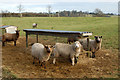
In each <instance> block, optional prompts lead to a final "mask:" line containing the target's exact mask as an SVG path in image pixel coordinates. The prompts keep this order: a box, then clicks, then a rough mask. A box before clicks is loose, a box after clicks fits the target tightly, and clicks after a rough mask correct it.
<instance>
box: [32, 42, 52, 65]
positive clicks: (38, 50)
mask: <svg viewBox="0 0 120 80" xmlns="http://www.w3.org/2000/svg"><path fill="white" fill-rule="evenodd" d="M51 52H52V46H51V45H43V44H41V43H34V44H33V45H32V52H31V55H32V56H33V57H34V60H33V64H34V61H35V59H36V58H37V59H39V63H40V62H41V64H42V63H43V62H45V61H48V60H49V58H50V55H51Z"/></svg>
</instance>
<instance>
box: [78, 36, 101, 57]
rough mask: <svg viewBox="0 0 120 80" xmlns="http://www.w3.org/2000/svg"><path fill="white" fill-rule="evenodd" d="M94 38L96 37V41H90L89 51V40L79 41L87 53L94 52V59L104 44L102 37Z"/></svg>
mask: <svg viewBox="0 0 120 80" xmlns="http://www.w3.org/2000/svg"><path fill="white" fill-rule="evenodd" d="M94 37H95V39H94V40H91V39H89V49H88V42H87V39H81V40H79V41H80V43H81V45H82V46H83V49H84V50H85V51H91V52H92V58H94V57H95V52H96V51H98V50H100V49H101V44H102V36H94Z"/></svg>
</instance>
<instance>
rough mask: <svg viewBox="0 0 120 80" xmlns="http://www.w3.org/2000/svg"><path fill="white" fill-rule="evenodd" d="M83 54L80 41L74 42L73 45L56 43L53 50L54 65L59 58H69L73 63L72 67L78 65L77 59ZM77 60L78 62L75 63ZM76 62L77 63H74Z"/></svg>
mask: <svg viewBox="0 0 120 80" xmlns="http://www.w3.org/2000/svg"><path fill="white" fill-rule="evenodd" d="M80 53H81V44H80V42H79V41H76V42H74V43H73V44H72V45H70V44H64V43H56V44H55V46H54V49H53V55H54V58H53V64H55V61H56V58H57V57H59V56H63V57H68V58H70V59H71V61H72V65H74V64H75V63H77V58H78V56H79V54H80ZM75 60H76V61H75ZM74 62H75V63H74Z"/></svg>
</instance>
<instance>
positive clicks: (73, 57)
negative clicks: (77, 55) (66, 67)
mask: <svg viewBox="0 0 120 80" xmlns="http://www.w3.org/2000/svg"><path fill="white" fill-rule="evenodd" d="M71 60H72V65H73V66H74V64H75V63H74V60H75V59H74V57H73V58H72V59H71Z"/></svg>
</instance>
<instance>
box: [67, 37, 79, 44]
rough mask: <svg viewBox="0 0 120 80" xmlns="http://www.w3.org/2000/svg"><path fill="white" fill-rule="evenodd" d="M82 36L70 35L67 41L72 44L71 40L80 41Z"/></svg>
mask: <svg viewBox="0 0 120 80" xmlns="http://www.w3.org/2000/svg"><path fill="white" fill-rule="evenodd" d="M80 38H81V37H80V36H78V37H68V39H67V43H69V44H71V42H72V43H73V42H75V41H79V39H80Z"/></svg>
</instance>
